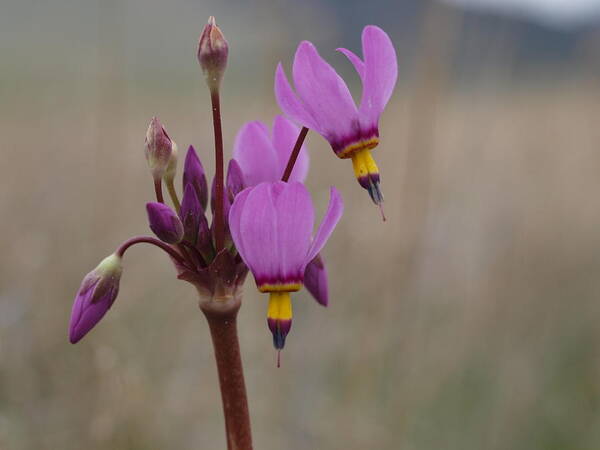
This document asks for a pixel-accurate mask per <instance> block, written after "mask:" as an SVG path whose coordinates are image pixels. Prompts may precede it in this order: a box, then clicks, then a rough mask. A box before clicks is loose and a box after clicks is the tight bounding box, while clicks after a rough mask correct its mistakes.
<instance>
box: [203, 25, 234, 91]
mask: <svg viewBox="0 0 600 450" xmlns="http://www.w3.org/2000/svg"><path fill="white" fill-rule="evenodd" d="M228 53H229V46H228V45H227V41H226V40H225V36H223V33H222V32H221V29H220V28H219V27H218V26H217V23H216V22H215V18H214V17H213V16H210V17H209V19H208V24H207V25H206V26H205V27H204V30H202V34H201V35H200V39H199V40H198V62H199V63H200V67H201V68H202V72H203V73H204V76H205V77H206V83H207V84H208V87H209V89H210V90H211V91H213V90H218V89H219V84H220V83H221V79H222V78H223V74H224V73H225V67H226V66H227V55H228Z"/></svg>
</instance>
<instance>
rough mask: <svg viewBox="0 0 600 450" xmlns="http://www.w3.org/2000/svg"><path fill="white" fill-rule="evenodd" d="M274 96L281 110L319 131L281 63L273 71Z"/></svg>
mask: <svg viewBox="0 0 600 450" xmlns="http://www.w3.org/2000/svg"><path fill="white" fill-rule="evenodd" d="M275 98H276V99H277V103H278V104H279V107H280V108H281V110H282V111H283V112H284V113H285V114H286V115H288V116H290V117H291V118H292V119H294V120H295V121H297V122H299V123H300V124H302V125H303V126H305V127H307V128H310V129H312V130H315V131H317V132H318V133H320V132H321V129H320V127H319V125H318V124H317V122H316V121H315V119H314V118H313V117H312V116H311V115H310V113H309V112H308V111H307V110H306V108H305V107H304V104H303V103H302V101H300V99H299V98H298V96H297V95H296V94H295V93H294V91H293V90H292V87H291V86H290V83H289V82H288V79H287V77H286V76H285V72H284V71H283V67H282V65H281V63H279V64H278V65H277V70H276V71H275Z"/></svg>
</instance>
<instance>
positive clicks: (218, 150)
mask: <svg viewBox="0 0 600 450" xmlns="http://www.w3.org/2000/svg"><path fill="white" fill-rule="evenodd" d="M210 101H211V103H212V113H213V114H212V115H213V128H214V130H215V191H216V193H217V198H216V199H215V218H214V223H215V247H216V250H217V254H218V253H219V252H220V251H221V250H223V247H224V246H225V223H224V220H223V195H224V192H225V190H224V189H223V185H224V182H223V180H224V176H223V132H222V130H221V100H220V98H219V91H218V90H217V89H211V91H210Z"/></svg>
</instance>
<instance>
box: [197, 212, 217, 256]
mask: <svg viewBox="0 0 600 450" xmlns="http://www.w3.org/2000/svg"><path fill="white" fill-rule="evenodd" d="M196 248H197V249H198V251H199V252H200V253H201V254H202V256H203V257H204V259H205V260H206V261H211V260H212V258H213V257H214V253H215V251H214V248H213V243H212V234H211V232H210V227H209V226H208V220H207V219H206V216H205V215H204V214H202V215H201V216H200V223H199V225H198V237H197V238H196Z"/></svg>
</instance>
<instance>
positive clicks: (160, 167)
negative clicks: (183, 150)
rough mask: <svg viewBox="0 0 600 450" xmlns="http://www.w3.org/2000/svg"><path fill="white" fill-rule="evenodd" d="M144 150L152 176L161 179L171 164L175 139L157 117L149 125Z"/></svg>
mask: <svg viewBox="0 0 600 450" xmlns="http://www.w3.org/2000/svg"><path fill="white" fill-rule="evenodd" d="M144 152H145V154H146V160H147V161H148V166H149V167H150V171H151V172H152V177H153V178H154V180H160V179H161V178H162V177H163V175H164V174H165V171H166V170H167V167H168V166H169V162H170V159H171V153H172V152H173V141H172V140H171V138H170V137H169V135H168V134H167V132H166V131H165V129H164V128H163V126H162V125H161V123H160V122H159V121H158V119H157V118H156V117H153V118H152V120H151V121H150V125H149V126H148V131H147V132H146V140H145V142H144Z"/></svg>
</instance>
